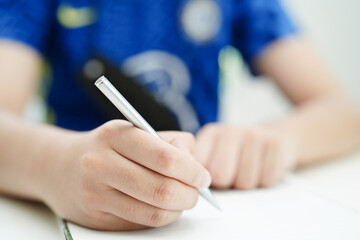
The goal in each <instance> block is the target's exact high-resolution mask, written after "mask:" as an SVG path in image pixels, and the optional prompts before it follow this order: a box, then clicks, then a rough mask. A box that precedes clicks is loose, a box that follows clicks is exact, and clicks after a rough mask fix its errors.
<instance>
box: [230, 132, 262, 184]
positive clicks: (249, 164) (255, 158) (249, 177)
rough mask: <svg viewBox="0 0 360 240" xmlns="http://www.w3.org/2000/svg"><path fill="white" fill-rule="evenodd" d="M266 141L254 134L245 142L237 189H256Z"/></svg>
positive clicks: (236, 182) (236, 181)
mask: <svg viewBox="0 0 360 240" xmlns="http://www.w3.org/2000/svg"><path fill="white" fill-rule="evenodd" d="M263 142H264V140H263V139H262V138H260V137H258V136H257V135H256V133H254V132H252V133H249V134H248V137H247V138H246V141H244V144H243V148H242V153H241V158H240V159H239V164H238V167H237V176H236V179H235V183H234V186H235V188H237V189H242V190H249V189H253V188H256V187H257V186H258V182H259V179H260V171H261V166H262V157H263Z"/></svg>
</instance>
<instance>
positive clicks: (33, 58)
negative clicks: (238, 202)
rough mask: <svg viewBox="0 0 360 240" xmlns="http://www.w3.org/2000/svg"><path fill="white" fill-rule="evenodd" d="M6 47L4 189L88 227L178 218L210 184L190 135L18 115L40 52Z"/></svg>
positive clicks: (1, 59)
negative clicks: (64, 125)
mask: <svg viewBox="0 0 360 240" xmlns="http://www.w3.org/2000/svg"><path fill="white" fill-rule="evenodd" d="M0 52H1V55H0V68H1V71H0V84H1V88H0V106H1V108H0V143H1V144H0V193H5V194H8V195H12V196H18V197H22V198H27V199H33V200H38V201H43V202H44V203H45V204H47V205H48V206H49V207H50V208H51V209H52V210H53V211H54V212H55V213H56V214H58V215H59V216H61V217H63V218H65V219H68V220H70V221H73V222H76V223H78V224H81V225H84V226H88V227H92V228H97V229H107V230H124V229H138V228H144V227H145V226H151V227H156V226H162V225H165V224H168V223H170V222H173V221H175V220H176V219H177V218H178V216H179V215H180V213H181V211H182V210H184V209H189V208H192V207H193V206H194V205H195V203H196V201H197V198H198V193H197V190H196V188H202V187H207V185H209V184H210V180H211V179H210V176H209V174H208V172H207V171H206V170H205V169H204V168H203V167H202V166H201V165H200V164H199V163H198V162H196V161H194V160H193V158H192V156H191V154H190V152H191V151H192V148H193V145H194V139H193V137H192V135H190V134H187V133H176V132H167V133H161V137H162V138H163V139H165V141H161V140H159V139H157V138H154V137H153V136H151V135H150V134H148V133H146V132H145V131H142V130H140V129H137V128H135V127H133V126H132V125H131V124H130V123H128V122H126V121H120V120H115V121H111V122H108V123H106V124H104V125H103V126H100V127H99V128H97V129H95V130H93V131H90V132H82V133H79V132H74V131H67V130H64V129H60V128H56V127H52V126H46V125H41V124H31V123H28V122H26V121H24V120H22V119H20V118H19V117H17V116H16V114H15V113H17V114H19V113H20V112H21V110H22V108H23V105H24V104H25V103H26V99H27V98H28V96H29V95H31V93H32V92H33V91H31V89H33V86H35V85H36V84H35V82H36V79H37V77H38V76H37V75H38V74H37V72H38V71H36V70H34V69H38V68H39V64H40V57H39V56H38V55H37V53H35V52H34V51H32V50H31V49H29V48H28V47H25V46H23V45H19V44H15V43H3V42H0ZM179 149H182V150H183V151H181V150H179Z"/></svg>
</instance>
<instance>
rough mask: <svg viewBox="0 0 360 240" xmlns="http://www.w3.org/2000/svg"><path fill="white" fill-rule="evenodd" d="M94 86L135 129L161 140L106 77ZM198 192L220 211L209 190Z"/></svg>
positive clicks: (101, 78)
mask: <svg viewBox="0 0 360 240" xmlns="http://www.w3.org/2000/svg"><path fill="white" fill-rule="evenodd" d="M95 85H96V87H97V88H99V90H100V91H101V92H102V93H103V94H104V95H105V96H106V97H107V98H108V99H109V100H110V101H111V102H112V103H113V104H114V105H115V107H116V108H117V109H118V110H119V111H120V112H121V113H122V114H123V115H124V116H125V117H126V118H127V120H129V121H130V122H131V123H132V124H133V125H134V126H135V127H137V128H140V129H142V130H144V131H146V132H148V133H150V134H152V135H153V136H155V137H157V138H159V139H161V138H160V136H159V135H158V134H157V132H156V131H155V130H154V129H153V128H152V127H151V126H150V124H149V123H148V122H147V121H146V120H145V119H144V118H143V117H142V116H141V115H140V114H139V113H138V112H137V111H136V110H135V108H134V107H133V106H132V105H131V104H130V103H129V102H128V101H127V100H126V99H125V98H124V97H123V96H122V95H121V93H120V92H119V91H118V90H117V89H116V88H115V87H114V86H113V85H112V84H111V82H110V81H109V80H108V79H107V78H106V77H104V76H102V77H100V78H99V79H98V80H97V81H96V82H95ZM198 190H199V194H200V195H201V196H202V197H203V198H204V199H205V200H207V201H208V202H209V203H211V204H212V205H213V206H214V207H216V208H217V209H218V210H221V208H220V206H219V204H218V203H217V201H216V200H215V198H214V196H213V194H212V193H211V191H210V190H209V188H201V189H198Z"/></svg>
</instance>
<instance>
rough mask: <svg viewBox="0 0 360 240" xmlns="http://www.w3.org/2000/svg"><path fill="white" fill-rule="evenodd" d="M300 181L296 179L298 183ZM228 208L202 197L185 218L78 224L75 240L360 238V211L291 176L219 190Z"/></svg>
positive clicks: (221, 198)
mask: <svg viewBox="0 0 360 240" xmlns="http://www.w3.org/2000/svg"><path fill="white" fill-rule="evenodd" d="M294 182H295V183H294ZM215 195H216V198H217V200H218V201H219V203H220V204H221V207H222V208H223V211H222V212H219V211H217V210H216V209H214V208H213V207H212V206H210V205H209V204H208V203H207V202H205V201H204V200H203V199H200V200H199V202H198V204H197V206H196V207H195V208H194V209H193V210H190V211H186V212H184V213H183V215H182V216H181V217H180V219H179V220H178V221H177V222H175V223H173V224H171V225H169V226H165V227H162V228H158V229H150V230H144V231H134V232H101V231H94V230H89V229H86V228H82V227H79V226H77V225H74V224H69V229H70V231H71V234H72V236H73V239H74V240H98V239H101V240H120V239H121V240H122V239H124V240H127V239H136V240H142V239H175V240H176V239H179V240H180V239H181V240H183V239H207V240H212V239H216V240H218V239H252V240H256V239H261V240H264V239H277V240H282V239H284V240H285V239H286V240H288V239H292V240H296V239H299V240H300V239H301V240H304V239H306V240H311V239H314V240H318V239H327V240H332V239H334V240H335V239H336V240H338V239H347V240H352V239H354V240H355V239H356V240H359V239H360V215H359V214H358V213H356V212H355V211H351V209H348V208H345V207H343V206H341V205H337V204H336V203H334V202H331V201H329V200H327V199H323V198H321V197H320V196H317V195H316V194H312V193H311V192H308V191H306V189H304V188H302V187H301V186H297V184H296V181H286V182H284V183H282V184H280V185H279V186H278V187H275V188H272V189H267V190H254V191H245V192H242V191H227V192H216V193H215Z"/></svg>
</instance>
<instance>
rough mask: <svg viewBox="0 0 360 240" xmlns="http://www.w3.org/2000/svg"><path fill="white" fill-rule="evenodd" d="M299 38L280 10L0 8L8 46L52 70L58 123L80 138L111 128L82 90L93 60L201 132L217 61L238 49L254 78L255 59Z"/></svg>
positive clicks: (213, 99)
mask: <svg viewBox="0 0 360 240" xmlns="http://www.w3.org/2000/svg"><path fill="white" fill-rule="evenodd" d="M294 32H295V27H294V24H293V23H292V21H291V20H290V19H289V17H288V15H287V14H286V13H285V11H284V9H283V7H282V5H281V4H280V3H279V1H277V0H171V1H169V0H122V1H119V0H101V1H100V0H99V1H96V0H67V1H65V0H32V1H26V0H17V1H12V0H0V37H1V38H10V39H14V40H17V41H21V42H23V43H25V44H28V45H30V46H32V47H33V48H35V49H36V50H38V51H39V52H40V53H42V54H43V55H44V56H45V57H46V58H47V59H48V60H49V62H50V64H51V71H52V86H51V89H50V92H49V96H48V102H49V105H50V106H51V108H52V109H53V110H54V112H55V116H56V121H55V123H56V125H58V126H60V127H64V128H68V129H74V130H90V129H93V128H95V127H97V126H99V125H101V124H102V123H104V122H105V121H107V120H108V119H106V118H104V116H103V114H102V113H101V111H100V110H99V109H97V108H96V107H93V106H94V103H93V100H91V99H90V98H89V97H88V95H87V94H86V93H85V91H84V89H83V88H82V86H81V85H80V84H79V83H78V82H77V81H76V77H77V74H78V73H79V72H80V71H81V70H82V69H83V68H84V65H86V63H87V61H88V60H89V58H90V57H91V56H92V55H93V54H94V53H95V54H98V55H101V56H102V57H104V58H106V59H108V60H109V61H110V62H111V63H112V64H114V65H115V66H118V67H119V68H121V69H123V70H124V71H125V72H126V73H127V74H128V75H130V76H132V77H135V79H137V80H136V81H138V82H139V83H140V84H142V85H144V86H145V87H146V88H147V89H148V90H149V91H150V92H151V94H153V95H154V96H155V99H156V100H157V101H159V102H161V103H162V104H164V105H165V106H166V107H167V108H168V109H169V110H170V111H171V113H172V114H173V115H174V116H175V117H176V119H177V121H178V123H179V125H180V127H181V128H182V129H183V130H187V131H191V132H196V130H198V128H199V127H201V126H202V125H204V124H206V123H208V122H214V121H216V120H217V114H218V62H217V61H218V53H219V51H220V50H221V49H222V48H223V47H224V46H226V45H233V46H235V47H236V48H238V49H239V50H240V52H241V53H242V55H243V57H244V59H245V61H246V62H247V63H248V64H249V66H250V68H251V69H252V70H253V72H254V73H256V69H254V67H253V64H252V63H253V61H254V59H255V58H256V56H258V55H259V54H260V53H261V51H262V50H264V48H265V47H266V46H267V45H269V44H270V43H271V42H273V41H275V40H277V39H280V38H283V37H285V36H288V35H290V34H293V33H294Z"/></svg>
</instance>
